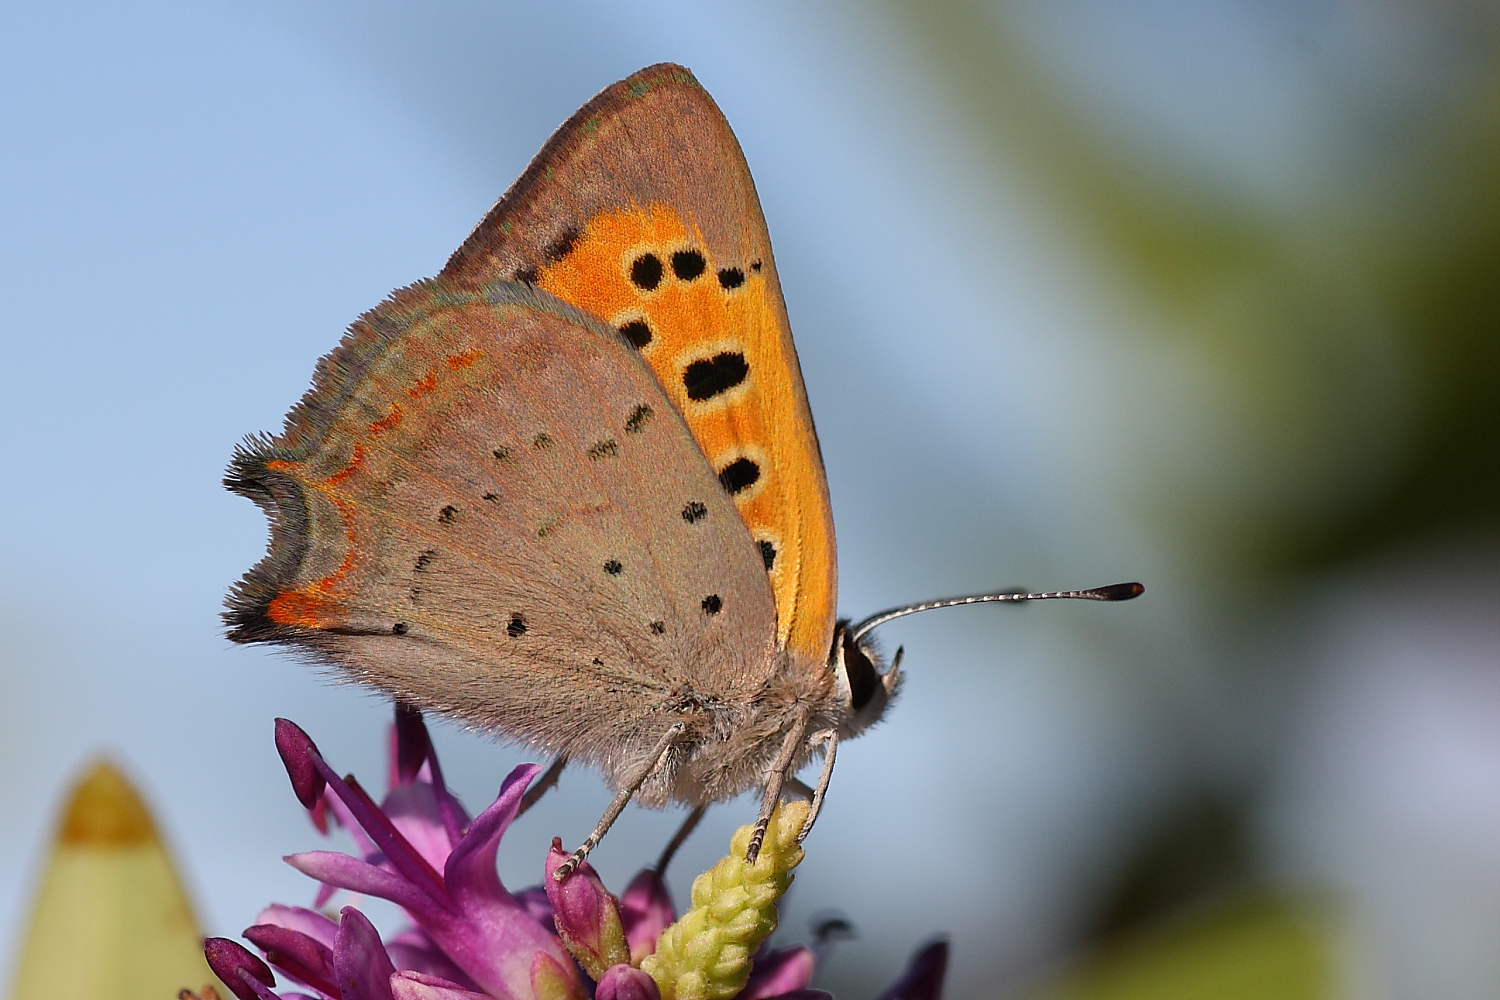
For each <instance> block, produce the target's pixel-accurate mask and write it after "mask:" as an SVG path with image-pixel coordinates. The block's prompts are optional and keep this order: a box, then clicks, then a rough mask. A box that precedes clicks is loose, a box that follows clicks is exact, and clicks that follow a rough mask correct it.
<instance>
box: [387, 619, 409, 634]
mask: <svg viewBox="0 0 1500 1000" xmlns="http://www.w3.org/2000/svg"><path fill="white" fill-rule="evenodd" d="M408 631H410V630H409V629H408V628H407V627H406V622H397V623H396V624H394V625H392V626H391V635H405V634H406V633H407V632H408Z"/></svg>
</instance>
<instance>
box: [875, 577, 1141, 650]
mask: <svg viewBox="0 0 1500 1000" xmlns="http://www.w3.org/2000/svg"><path fill="white" fill-rule="evenodd" d="M1145 592H1146V587H1145V585H1144V584H1140V583H1112V584H1110V585H1109V586H1108V587H1091V588H1090V589H1088V590H1053V591H1048V592H1047V593H1041V594H1026V593H1017V592H1013V591H1006V592H1005V593H1001V594H967V595H965V596H963V597H943V598H939V599H938V600H936V601H923V602H922V603H921V604H908V605H907V606H906V607H904V608H890V609H889V610H886V611H881V612H879V613H877V614H873V615H871V616H870V617H868V618H866V619H865V620H864V621H862V622H860V623H859V624H857V625H855V626H854V627H853V628H851V629H850V630H849V640H850V641H851V642H856V643H857V642H859V640H860V639H862V638H863V637H864V636H865V635H867V634H868V633H870V632H872V631H874V630H875V629H877V628H879V627H880V626H882V625H884V624H885V623H886V622H888V621H893V620H894V619H897V618H904V617H906V616H907V615H914V614H916V613H917V612H919V611H935V610H936V609H938V608H956V607H958V606H960V605H963V604H989V603H990V602H992V601H1012V602H1016V603H1019V602H1021V601H1054V600H1061V599H1064V598H1066V599H1068V600H1074V601H1128V600H1130V599H1131V598H1132V597H1140V596H1141V595H1142V594H1144V593H1145Z"/></svg>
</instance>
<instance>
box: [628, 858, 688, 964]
mask: <svg viewBox="0 0 1500 1000" xmlns="http://www.w3.org/2000/svg"><path fill="white" fill-rule="evenodd" d="M620 919H621V920H623V921H624V922H625V940H627V941H629V942H630V961H631V962H633V963H635V964H636V965H639V964H640V962H641V960H642V959H643V958H645V957H646V956H647V955H650V954H653V953H655V951H656V941H657V938H659V937H661V932H662V931H664V930H666V929H667V927H668V926H669V925H670V924H671V923H672V921H674V920H676V919H677V911H676V910H675V909H674V908H673V907H672V896H671V894H670V893H668V892H667V884H666V882H664V881H662V877H661V876H660V875H658V874H657V873H656V872H655V871H654V870H652V869H650V868H647V869H645V870H644V871H642V872H640V873H639V874H638V875H636V877H635V878H633V879H631V880H630V884H629V885H628V886H626V887H625V894H624V895H623V896H621V897H620Z"/></svg>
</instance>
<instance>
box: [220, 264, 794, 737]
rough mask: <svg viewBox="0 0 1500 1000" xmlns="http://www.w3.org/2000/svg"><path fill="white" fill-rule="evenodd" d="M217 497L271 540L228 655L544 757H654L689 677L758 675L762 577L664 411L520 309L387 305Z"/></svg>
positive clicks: (715, 486) (415, 295) (517, 289)
mask: <svg viewBox="0 0 1500 1000" xmlns="http://www.w3.org/2000/svg"><path fill="white" fill-rule="evenodd" d="M229 485H231V487H232V488H234V489H236V490H238V491H239V492H241V493H245V494H246V495H248V496H251V497H252V498H253V499H256V500H257V501H258V502H259V503H261V505H262V506H264V507H266V509H267V510H268V512H269V513H270V514H271V516H272V521H273V532H272V545H271V550H270V553H269V554H268V556H267V557H266V559H265V560H263V561H262V562H261V564H260V565H258V566H257V567H256V568H255V569H254V570H252V571H251V572H250V573H249V574H248V575H247V576H246V577H245V579H244V580H243V581H242V582H241V583H240V585H239V586H238V587H237V588H236V591H235V593H234V594H233V595H231V605H230V611H229V613H228V618H229V621H230V624H231V626H232V627H233V631H232V632H231V637H232V638H235V639H238V640H241V641H274V642H282V643H289V644H292V645H295V646H299V647H301V648H303V649H305V650H307V651H309V652H311V653H312V654H313V655H315V656H316V657H317V658H320V659H325V660H331V661H333V662H334V663H336V664H338V665H340V666H341V667H343V668H345V669H347V670H348V671H350V672H351V673H353V674H354V675H355V676H357V677H358V678H359V679H361V680H365V681H368V682H371V683H374V684H376V685H378V686H380V687H382V688H384V689H386V690H388V691H391V692H393V693H394V694H396V695H397V696H398V697H401V698H404V699H407V700H410V701H412V702H414V703H416V704H420V705H423V706H426V707H428V708H431V709H434V710H438V711H445V712H450V713H452V714H455V715H458V716H459V717H461V718H464V719H465V720H467V721H469V722H471V723H475V724H478V725H482V726H486V727H490V728H498V729H502V730H504V731H506V732H507V733H509V734H510V735H512V736H514V737H517V738H520V739H523V740H528V741H530V742H532V743H533V744H535V745H539V746H542V747H544V748H545V749H548V750H550V751H552V752H554V753H567V754H569V755H570V756H573V757H576V758H579V759H583V760H588V759H594V760H596V761H598V760H600V759H601V758H602V757H607V756H609V755H611V754H613V755H619V754H621V753H626V752H627V751H628V750H631V749H632V748H631V747H630V746H629V744H630V743H631V742H632V741H634V740H637V739H638V740H639V741H641V742H643V743H644V744H645V745H647V746H649V745H650V743H651V742H652V741H654V740H655V739H656V738H657V737H659V735H660V732H661V730H662V728H664V727H665V725H668V724H669V723H665V722H660V721H659V720H656V719H655V717H654V716H653V713H659V710H660V709H661V708H662V706H663V704H664V703H665V702H666V701H667V700H669V699H670V698H671V697H672V696H673V692H680V691H681V690H683V689H684V687H685V686H686V687H690V686H691V682H692V680H693V678H694V677H696V676H699V675H700V673H701V672H702V671H704V670H710V671H712V672H714V674H715V676H717V677H719V678H721V679H722V680H725V681H727V683H728V685H729V687H728V688H726V690H725V692H721V693H727V692H728V690H730V689H736V688H737V687H738V686H740V685H742V684H743V685H749V686H750V687H752V688H753V685H754V684H755V683H758V681H759V679H760V678H761V677H762V676H763V675H764V672H765V671H766V670H768V669H770V664H771V663H772V660H773V653H774V646H775V642H776V635H775V620H776V619H775V606H774V604H773V596H772V593H771V588H770V586H769V584H768V581H767V578H766V576H765V574H764V572H763V570H762V568H761V561H760V557H759V555H758V554H756V552H755V546H754V544H753V542H752V540H751V538H750V535H749V532H748V530H747V529H746V527H745V525H744V523H743V522H742V521H741V519H740V518H739V517H738V516H737V513H736V509H735V505H734V503H733V501H732V500H731V499H730V498H729V497H728V495H726V494H725V493H724V491H723V490H722V489H721V488H720V486H719V483H718V481H717V479H716V477H715V473H714V470H712V469H711V468H710V467H709V465H708V464H707V462H706V461H705V459H704V456H703V454H702V452H701V451H700V449H699V448H698V447H697V445H696V443H695V441H694V439H693V437H692V436H691V435H690V433H689V431H688V428H687V426H686V425H685V424H684V422H683V421H682V419H681V418H680V417H679V416H678V415H677V414H676V412H674V407H673V405H672V403H671V402H670V401H669V400H668V398H667V396H666V395H665V393H664V392H663V391H662V388H661V386H660V385H659V384H658V383H657V381H656V379H655V378H654V377H653V375H652V373H651V372H650V370H649V369H648V368H647V367H646V366H645V365H644V364H643V363H642V361H641V360H640V359H639V357H637V356H636V354H635V353H634V351H633V349H632V348H630V347H629V346H628V345H626V344H625V343H623V342H622V341H621V339H620V338H619V336H618V335H617V334H616V333H614V332H613V331H611V330H609V329H607V328H604V327H601V326H600V325H599V324H598V323H597V322H596V321H595V320H594V319H592V318H591V317H588V316H586V315H584V314H582V313H580V312H579V311H578V310H576V309H574V308H573V307H570V306H568V305H566V304H565V303H562V302H560V301H558V300H556V299H554V298H553V297H551V296H549V295H547V294H546V293H544V292H541V291H538V290H536V289H533V288H529V287H527V286H525V285H517V284H512V283H508V282H496V283H491V284H490V285H487V286H481V287H478V288H473V287H465V288H457V287H455V286H453V285H451V284H449V283H447V282H445V281H441V280H439V281H434V282H425V283H422V284H419V285H416V286H413V287H411V288H409V289H405V290H403V291H401V292H399V293H397V294H396V295H395V296H393V298H392V299H391V300H390V301H388V302H387V303H385V304H384V305H382V306H381V307H380V308H378V309H376V310H374V311H372V312H371V313H369V314H367V315H366V316H365V317H363V318H361V319H360V320H359V321H358V322H357V323H355V325H354V326H353V327H352V328H351V330H350V332H349V334H348V335H347V336H346V337H345V339H344V342H343V343H342V344H341V345H340V347H339V348H338V349H337V350H336V351H335V352H334V353H333V354H331V355H330V356H329V357H328V358H325V359H324V361H323V362H322V363H321V364H320V366H319V374H318V377H317V379H316V380H315V383H314V386H313V388H312V390H311V391H310V392H309V393H308V395H307V396H306V397H305V398H304V399H303V401H302V403H301V404H299V406H298V407H297V408H296V409H294V410H293V411H292V413H291V415H290V416H289V417H288V421H287V427H286V430H285V431H284V433H283V434H282V435H281V436H280V437H279V438H277V439H275V440H269V441H259V442H251V444H249V445H248V446H247V447H246V448H244V449H242V450H241V452H240V453H239V454H238V455H237V456H236V459H235V462H234V465H233V466H232V467H231V470H230V478H229ZM606 715H607V716H608V717H607V718H606ZM585 722H587V724H583V723H585ZM635 752H640V751H639V750H638V749H635Z"/></svg>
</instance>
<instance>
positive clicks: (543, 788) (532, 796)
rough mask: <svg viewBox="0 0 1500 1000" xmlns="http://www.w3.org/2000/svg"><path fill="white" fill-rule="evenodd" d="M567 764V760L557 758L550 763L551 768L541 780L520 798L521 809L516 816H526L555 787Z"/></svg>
mask: <svg viewBox="0 0 1500 1000" xmlns="http://www.w3.org/2000/svg"><path fill="white" fill-rule="evenodd" d="M567 764H568V758H566V757H559V758H557V759H556V760H554V761H553V762H552V766H551V767H549V768H547V770H546V771H545V772H544V773H543V774H542V777H541V780H540V781H538V782H537V783H536V784H534V785H532V786H531V787H530V788H528V789H526V794H525V795H524V796H522V798H521V808H520V809H519V810H518V811H517V812H516V815H517V816H524V815H526V811H527V810H528V809H530V808H531V807H532V806H534V805H536V803H537V800H538V799H540V798H541V797H542V796H543V795H546V794H547V793H548V792H549V791H551V790H552V789H553V788H556V787H557V780H558V779H559V778H561V777H562V773H563V768H564V767H566V766H567Z"/></svg>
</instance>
